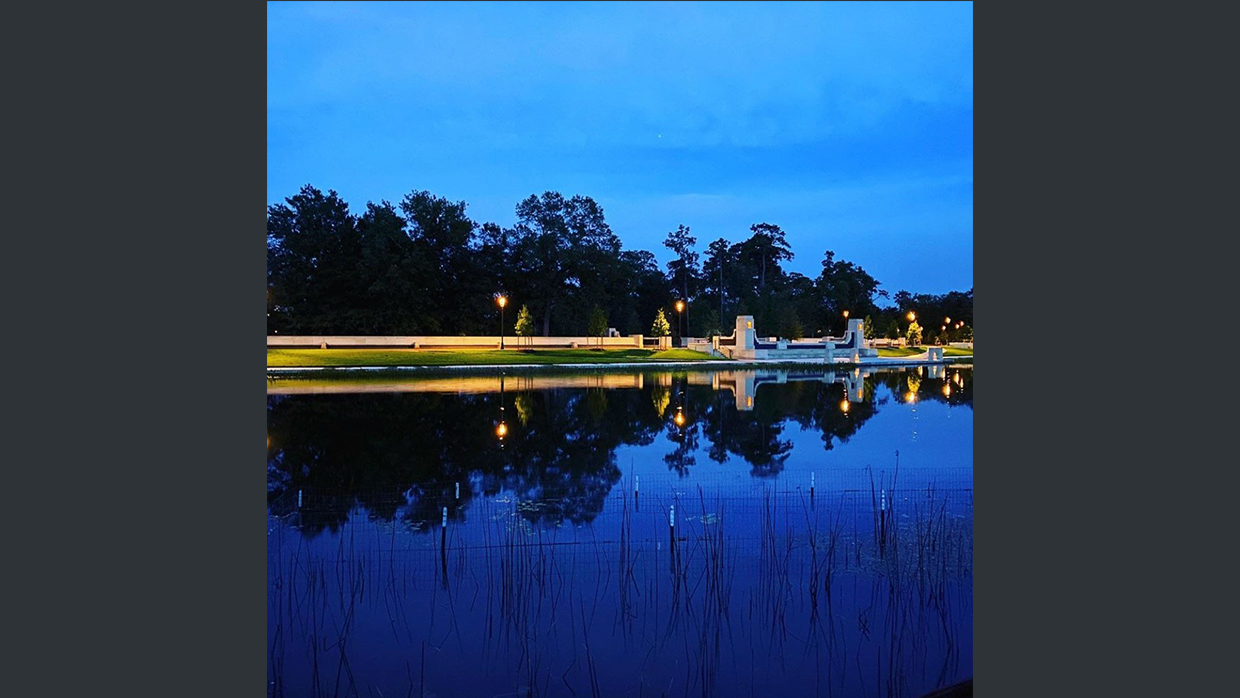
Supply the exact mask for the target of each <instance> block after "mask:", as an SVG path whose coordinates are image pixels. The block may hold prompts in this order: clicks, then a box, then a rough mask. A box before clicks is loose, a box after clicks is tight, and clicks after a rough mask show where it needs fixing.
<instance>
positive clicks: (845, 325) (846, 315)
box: [844, 310, 848, 332]
mask: <svg viewBox="0 0 1240 698" xmlns="http://www.w3.org/2000/svg"><path fill="white" fill-rule="evenodd" d="M844 332H848V311H847V310H845V311H844Z"/></svg>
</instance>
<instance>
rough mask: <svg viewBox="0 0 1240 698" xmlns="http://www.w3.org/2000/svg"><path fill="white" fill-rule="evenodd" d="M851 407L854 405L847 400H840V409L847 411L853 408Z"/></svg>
mask: <svg viewBox="0 0 1240 698" xmlns="http://www.w3.org/2000/svg"><path fill="white" fill-rule="evenodd" d="M851 407H852V406H851V405H849V404H848V401H847V400H840V411H841V412H847V411H848V410H849V409H851Z"/></svg>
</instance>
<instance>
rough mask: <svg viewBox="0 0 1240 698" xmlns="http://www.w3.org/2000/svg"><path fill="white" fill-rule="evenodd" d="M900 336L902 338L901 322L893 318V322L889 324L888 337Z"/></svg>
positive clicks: (897, 337) (896, 337) (895, 337)
mask: <svg viewBox="0 0 1240 698" xmlns="http://www.w3.org/2000/svg"><path fill="white" fill-rule="evenodd" d="M899 338H900V323H898V322H896V320H895V318H892V319H891V324H889V325H887V339H899Z"/></svg>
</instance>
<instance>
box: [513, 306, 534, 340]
mask: <svg viewBox="0 0 1240 698" xmlns="http://www.w3.org/2000/svg"><path fill="white" fill-rule="evenodd" d="M513 329H514V331H515V332H516V333H517V336H518V337H533V336H534V316H532V315H530V307H529V306H528V305H523V306H521V310H520V311H519V312H518V313H517V324H516V326H515V327H514V328H513ZM518 341H520V340H518Z"/></svg>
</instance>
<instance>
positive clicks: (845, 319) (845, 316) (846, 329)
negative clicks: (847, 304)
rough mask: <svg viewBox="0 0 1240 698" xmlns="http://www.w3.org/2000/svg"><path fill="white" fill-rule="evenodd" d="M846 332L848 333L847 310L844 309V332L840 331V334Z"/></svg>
mask: <svg viewBox="0 0 1240 698" xmlns="http://www.w3.org/2000/svg"><path fill="white" fill-rule="evenodd" d="M847 333H848V311H847V310H845V311H844V332H842V333H841V336H843V335H844V334H847Z"/></svg>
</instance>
